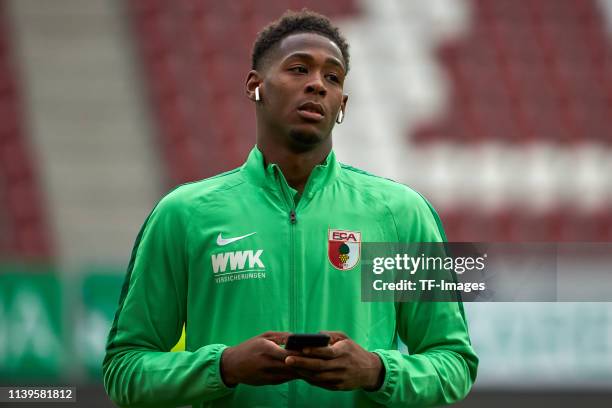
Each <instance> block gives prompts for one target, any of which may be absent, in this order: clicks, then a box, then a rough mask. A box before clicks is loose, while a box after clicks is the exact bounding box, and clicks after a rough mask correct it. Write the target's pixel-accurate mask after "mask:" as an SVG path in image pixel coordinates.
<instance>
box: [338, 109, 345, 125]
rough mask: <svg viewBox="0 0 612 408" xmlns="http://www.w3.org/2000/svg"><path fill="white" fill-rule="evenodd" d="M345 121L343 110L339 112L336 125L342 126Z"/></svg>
mask: <svg viewBox="0 0 612 408" xmlns="http://www.w3.org/2000/svg"><path fill="white" fill-rule="evenodd" d="M343 120H344V112H342V109H340V111H338V117H337V118H336V123H337V124H341V123H342V121H343Z"/></svg>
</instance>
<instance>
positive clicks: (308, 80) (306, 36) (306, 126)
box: [260, 33, 346, 148]
mask: <svg viewBox="0 0 612 408" xmlns="http://www.w3.org/2000/svg"><path fill="white" fill-rule="evenodd" d="M345 75H346V70H345V64H344V59H343V57H342V52H341V51H340V49H339V48H338V46H337V45H336V44H335V43H334V42H332V41H331V40H329V39H328V38H326V37H323V36H321V35H318V34H313V33H299V34H293V35H290V36H288V37H286V38H284V39H283V40H282V41H281V42H280V44H279V45H278V46H277V47H276V49H274V50H272V51H271V54H270V56H269V57H268V61H266V62H265V64H264V68H263V70H262V77H263V83H262V88H261V90H262V99H263V101H264V102H263V104H262V105H261V106H260V119H263V120H264V121H266V122H267V124H268V125H269V126H270V128H271V129H272V130H273V131H274V133H276V134H280V135H283V136H284V135H287V136H288V137H289V142H290V143H291V144H292V145H293V146H294V147H298V148H308V147H314V146H315V145H317V144H319V143H320V142H322V141H324V140H325V139H327V138H329V136H330V134H331V130H332V128H333V127H334V123H335V121H336V118H337V116H338V111H339V109H340V108H341V107H342V108H344V105H345V103H346V96H344V95H343V93H342V89H343V85H344V77H345Z"/></svg>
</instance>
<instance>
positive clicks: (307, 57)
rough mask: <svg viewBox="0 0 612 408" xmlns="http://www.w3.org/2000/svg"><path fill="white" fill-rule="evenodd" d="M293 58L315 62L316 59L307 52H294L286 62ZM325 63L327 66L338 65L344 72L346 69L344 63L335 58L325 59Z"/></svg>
mask: <svg viewBox="0 0 612 408" xmlns="http://www.w3.org/2000/svg"><path fill="white" fill-rule="evenodd" d="M291 58H302V59H305V60H308V61H313V60H314V57H313V56H312V55H310V54H308V53H306V52H294V53H292V54H289V55H288V56H287V57H286V58H285V61H287V60H290V59H291ZM325 63H326V64H332V65H336V66H337V67H339V68H342V70H343V71H345V70H346V69H345V68H344V64H343V63H342V62H340V60H338V58H333V57H327V58H326V59H325Z"/></svg>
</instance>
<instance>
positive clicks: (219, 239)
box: [217, 232, 257, 246]
mask: <svg viewBox="0 0 612 408" xmlns="http://www.w3.org/2000/svg"><path fill="white" fill-rule="evenodd" d="M256 233H257V232H251V233H250V234H246V235H242V236H240V237H234V238H223V237H222V236H221V233H219V236H218V237H217V245H219V246H225V245H229V244H231V243H232V242H236V241H240V240H241V239H244V238H246V237H250V236H251V235H253V234H256Z"/></svg>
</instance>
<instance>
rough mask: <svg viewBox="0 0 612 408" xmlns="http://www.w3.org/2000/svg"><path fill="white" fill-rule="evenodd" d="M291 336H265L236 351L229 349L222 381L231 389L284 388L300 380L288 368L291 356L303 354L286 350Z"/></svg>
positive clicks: (224, 356) (239, 345)
mask: <svg viewBox="0 0 612 408" xmlns="http://www.w3.org/2000/svg"><path fill="white" fill-rule="evenodd" d="M289 334H290V333H287V332H265V333H263V334H260V335H259V336H256V337H253V338H251V339H249V340H247V341H245V342H243V343H240V344H238V345H237V346H234V347H228V348H226V349H225V350H224V351H223V354H222V355H221V378H222V379H223V382H224V383H225V384H226V385H227V386H228V387H234V386H236V385H237V384H240V383H243V384H250V385H268V384H281V383H284V382H286V381H289V380H294V379H296V378H298V377H297V376H296V373H295V371H294V370H293V369H292V368H291V367H289V366H287V365H286V364H285V359H286V358H287V357H288V356H291V355H296V354H299V353H298V352H295V351H289V350H285V349H284V348H282V347H280V346H279V345H280V344H285V343H286V341H287V337H288V336H289Z"/></svg>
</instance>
